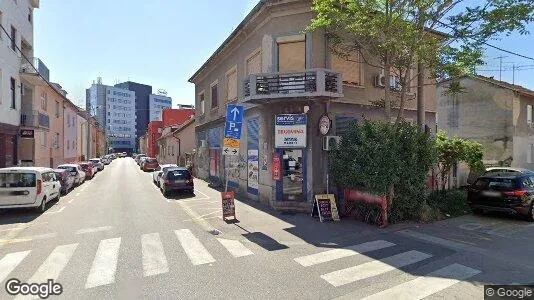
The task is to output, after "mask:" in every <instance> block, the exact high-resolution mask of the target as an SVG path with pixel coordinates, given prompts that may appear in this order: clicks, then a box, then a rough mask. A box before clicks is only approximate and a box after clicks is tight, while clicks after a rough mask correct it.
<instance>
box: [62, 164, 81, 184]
mask: <svg viewBox="0 0 534 300" xmlns="http://www.w3.org/2000/svg"><path fill="white" fill-rule="evenodd" d="M57 168H58V169H66V170H69V172H70V174H71V175H73V176H75V177H74V178H76V179H75V180H74V185H80V184H82V183H84V182H85V172H84V171H83V170H82V167H80V165H77V164H64V165H59V166H57Z"/></svg>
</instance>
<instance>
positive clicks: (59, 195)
mask: <svg viewBox="0 0 534 300" xmlns="http://www.w3.org/2000/svg"><path fill="white" fill-rule="evenodd" d="M60 198H61V193H57V196H56V198H54V199H53V200H54V202H59V199H60Z"/></svg>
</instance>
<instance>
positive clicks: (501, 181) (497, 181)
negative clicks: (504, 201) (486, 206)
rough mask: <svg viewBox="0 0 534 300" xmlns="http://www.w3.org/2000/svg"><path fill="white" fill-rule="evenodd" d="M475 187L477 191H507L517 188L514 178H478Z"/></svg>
mask: <svg viewBox="0 0 534 300" xmlns="http://www.w3.org/2000/svg"><path fill="white" fill-rule="evenodd" d="M475 187H476V188H479V189H487V190H498V191H509V190H513V189H515V188H516V187H517V180H516V179H515V178H479V179H478V180H477V181H476V182H475Z"/></svg>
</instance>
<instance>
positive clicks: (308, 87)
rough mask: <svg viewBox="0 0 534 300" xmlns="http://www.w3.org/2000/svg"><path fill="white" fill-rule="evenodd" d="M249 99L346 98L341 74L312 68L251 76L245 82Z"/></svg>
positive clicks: (253, 100)
mask: <svg viewBox="0 0 534 300" xmlns="http://www.w3.org/2000/svg"><path fill="white" fill-rule="evenodd" d="M244 95H245V100H244V101H245V102H250V103H262V102H264V101H265V100H272V99H298V98H302V99H307V98H309V97H312V98H319V97H333V98H341V97H343V88H342V78H341V73H336V72H333V71H330V70H327V69H310V70H307V71H305V72H298V73H270V74H253V75H249V76H248V77H247V78H246V79H245V82H244Z"/></svg>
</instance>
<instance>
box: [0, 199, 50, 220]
mask: <svg viewBox="0 0 534 300" xmlns="http://www.w3.org/2000/svg"><path fill="white" fill-rule="evenodd" d="M55 205H58V202H56V201H50V202H48V203H47V204H46V211H48V210H50V209H51V208H53V207H54V206H55ZM46 211H45V212H46ZM40 216H41V213H40V212H38V211H37V209H36V208H13V209H0V225H7V224H15V223H29V222H31V221H33V220H35V219H37V218H38V217H40Z"/></svg>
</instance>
